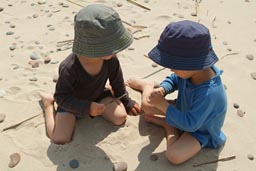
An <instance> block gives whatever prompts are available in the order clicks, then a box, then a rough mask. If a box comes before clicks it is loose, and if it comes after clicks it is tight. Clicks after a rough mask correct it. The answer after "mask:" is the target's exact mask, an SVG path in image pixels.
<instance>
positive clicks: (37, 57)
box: [30, 52, 39, 60]
mask: <svg viewBox="0 0 256 171" xmlns="http://www.w3.org/2000/svg"><path fill="white" fill-rule="evenodd" d="M30 59H32V60H37V59H39V56H38V55H37V54H36V53H35V52H33V53H32V54H31V55H30Z"/></svg>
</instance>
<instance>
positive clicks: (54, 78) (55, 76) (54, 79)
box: [52, 75, 59, 83]
mask: <svg viewBox="0 0 256 171" xmlns="http://www.w3.org/2000/svg"><path fill="white" fill-rule="evenodd" d="M58 78H59V77H58V75H54V76H53V79H52V81H53V82H54V83H56V82H57V81H58Z"/></svg>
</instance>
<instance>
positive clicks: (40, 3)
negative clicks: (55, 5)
mask: <svg viewBox="0 0 256 171" xmlns="http://www.w3.org/2000/svg"><path fill="white" fill-rule="evenodd" d="M37 3H38V4H39V5H43V4H46V1H45V0H40V1H38V2H37Z"/></svg>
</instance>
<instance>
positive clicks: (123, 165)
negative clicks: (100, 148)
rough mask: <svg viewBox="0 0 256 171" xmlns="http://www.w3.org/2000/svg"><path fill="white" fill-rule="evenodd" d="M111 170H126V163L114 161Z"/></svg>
mask: <svg viewBox="0 0 256 171" xmlns="http://www.w3.org/2000/svg"><path fill="white" fill-rule="evenodd" d="M113 171H127V164H126V163H125V162H117V163H114V166H113Z"/></svg>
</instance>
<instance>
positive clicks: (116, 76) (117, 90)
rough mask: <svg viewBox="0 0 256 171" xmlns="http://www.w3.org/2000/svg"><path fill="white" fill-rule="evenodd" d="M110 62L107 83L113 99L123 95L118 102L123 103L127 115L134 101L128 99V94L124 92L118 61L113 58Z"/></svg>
mask: <svg viewBox="0 0 256 171" xmlns="http://www.w3.org/2000/svg"><path fill="white" fill-rule="evenodd" d="M110 62H111V63H110V65H109V70H110V73H109V83H110V85H111V87H112V89H113V92H114V96H115V97H120V96H122V95H124V94H125V95H124V97H122V98H121V99H120V100H121V102H122V103H123V105H124V107H125V109H126V112H127V113H129V112H130V110H131V109H132V108H133V106H134V105H135V101H134V100H132V99H131V98H130V97H129V95H128V92H127V91H126V87H125V83H124V78H123V73H122V69H121V66H120V63H119V60H118V59H117V58H116V57H115V58H112V59H111V61H110Z"/></svg>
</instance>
